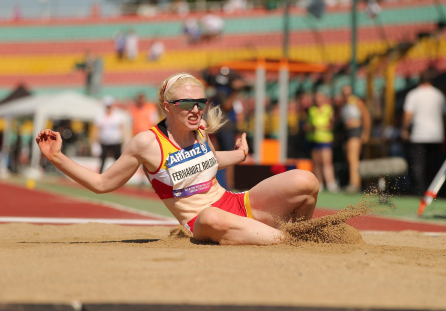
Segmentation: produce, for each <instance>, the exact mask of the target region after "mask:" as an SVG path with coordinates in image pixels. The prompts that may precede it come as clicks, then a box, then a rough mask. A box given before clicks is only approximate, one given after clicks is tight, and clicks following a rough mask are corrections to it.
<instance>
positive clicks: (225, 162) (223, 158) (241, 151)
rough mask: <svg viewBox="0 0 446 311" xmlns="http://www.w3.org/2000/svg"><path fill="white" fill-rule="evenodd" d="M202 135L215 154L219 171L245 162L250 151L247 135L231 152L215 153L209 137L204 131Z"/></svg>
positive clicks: (240, 139) (243, 136)
mask: <svg viewBox="0 0 446 311" xmlns="http://www.w3.org/2000/svg"><path fill="white" fill-rule="evenodd" d="M203 122H204V121H203ZM202 133H203V135H204V136H205V138H206V140H207V142H208V144H209V147H210V148H211V150H212V152H213V153H214V154H215V158H216V159H217V162H218V169H219V170H222V169H225V168H227V167H229V166H231V165H235V164H238V163H240V162H243V161H245V159H246V156H247V155H248V151H249V147H248V142H247V141H246V133H243V134H242V137H241V138H239V139H237V142H236V144H235V148H234V150H231V151H215V148H214V145H213V144H212V142H211V140H210V139H209V135H208V134H207V133H206V132H205V131H202Z"/></svg>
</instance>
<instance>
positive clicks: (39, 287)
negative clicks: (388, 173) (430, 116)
mask: <svg viewBox="0 0 446 311" xmlns="http://www.w3.org/2000/svg"><path fill="white" fill-rule="evenodd" d="M332 225H333V226H334V227H333V228H335V229H336V230H334V231H333V230H331V229H330V230H329V233H327V232H326V233H325V235H324V234H322V235H321V236H322V237H323V236H327V234H328V236H331V240H330V239H329V240H327V241H325V242H330V243H315V242H314V239H313V241H312V242H309V241H303V240H298V241H297V240H292V241H291V242H289V243H285V244H280V245H274V246H235V247H234V246H220V245H215V244H211V243H209V244H206V243H197V242H196V241H194V240H193V239H190V238H189V237H188V236H187V235H186V234H184V231H182V230H177V231H176V232H174V234H173V236H170V237H169V234H170V231H171V230H172V228H169V227H137V226H133V227H132V226H119V225H106V224H95V223H89V224H85V225H70V226H49V225H30V224H5V225H0V236H1V239H0V288H1V290H0V303H31V302H33V303H71V302H72V301H81V302H83V303H92V302H96V303H100V302H111V303H118V302H120V303H169V304H176V303H188V304H237V305H298V306H331V307H390V308H420V309H421V308H423V309H426V308H429V309H439V308H444V307H445V306H446V295H445V293H444V289H445V288H446V236H445V235H436V236H428V235H423V234H421V233H418V232H414V231H410V232H409V231H408V232H399V233H383V234H371V233H362V234H359V233H358V232H357V231H356V229H354V228H351V227H349V226H347V225H345V224H343V223H342V222H340V224H332ZM333 228H332V229H333ZM333 232H335V233H336V234H335V233H333ZM339 235H340V236H341V239H340V240H339V239H338V238H335V237H336V236H338V237H339ZM345 235H347V236H349V237H350V238H348V239H345V238H342V236H345ZM309 240H312V239H309ZM319 242H321V241H319ZM346 243H348V244H346Z"/></svg>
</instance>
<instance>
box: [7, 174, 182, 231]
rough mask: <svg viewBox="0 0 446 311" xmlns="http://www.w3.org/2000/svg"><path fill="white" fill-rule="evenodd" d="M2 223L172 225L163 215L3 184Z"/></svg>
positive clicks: (173, 222)
mask: <svg viewBox="0 0 446 311" xmlns="http://www.w3.org/2000/svg"><path fill="white" fill-rule="evenodd" d="M0 198H1V200H0V223H2V222H3V223H5V222H30V223H54V224H58V223H66V224H68V223H83V222H89V221H97V222H105V223H120V224H141V225H144V224H146V225H147V224H153V225H172V224H176V223H177V222H176V221H172V220H171V219H167V218H166V217H163V216H157V215H151V214H149V213H145V212H142V211H141V212H140V211H137V210H135V212H132V211H131V210H125V208H123V209H120V208H118V207H112V206H107V205H102V204H95V203H91V202H86V201H82V200H77V199H74V198H69V197H66V196H62V195H57V194H52V193H49V192H44V191H39V190H29V189H27V188H24V187H20V186H16V185H11V184H6V183H0Z"/></svg>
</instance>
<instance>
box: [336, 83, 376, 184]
mask: <svg viewBox="0 0 446 311" xmlns="http://www.w3.org/2000/svg"><path fill="white" fill-rule="evenodd" d="M342 96H343V101H342V105H341V113H340V116H341V119H342V123H343V125H344V130H345V134H346V143H345V150H346V156H347V162H348V167H349V177H350V179H349V184H348V186H347V187H345V191H346V192H348V193H354V192H360V191H361V176H360V175H359V159H360V156H361V149H362V144H365V143H367V142H368V141H369V138H370V128H371V123H372V121H371V118H370V113H369V111H368V110H367V107H366V105H365V104H364V102H363V101H362V100H361V99H360V98H359V97H357V96H355V95H354V94H353V92H352V87H351V86H350V85H345V86H344V87H343V88H342Z"/></svg>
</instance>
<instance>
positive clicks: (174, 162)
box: [166, 142, 218, 197]
mask: <svg viewBox="0 0 446 311" xmlns="http://www.w3.org/2000/svg"><path fill="white" fill-rule="evenodd" d="M166 161H167V163H166V166H167V171H168V173H169V176H170V178H171V180H172V182H173V195H174V197H183V196H189V195H193V194H195V193H200V192H204V191H208V190H209V189H210V188H211V187H212V186H213V185H214V184H215V183H216V180H215V178H214V177H215V175H216V173H217V170H218V163H217V159H216V158H215V156H214V153H213V152H212V150H211V149H210V148H209V145H208V143H207V142H205V143H204V144H200V143H195V144H193V145H192V146H189V147H187V148H184V149H181V150H179V151H177V152H174V153H171V154H169V155H168V157H167V159H166Z"/></svg>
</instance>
